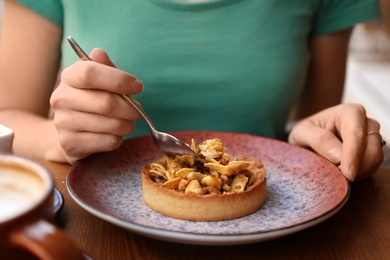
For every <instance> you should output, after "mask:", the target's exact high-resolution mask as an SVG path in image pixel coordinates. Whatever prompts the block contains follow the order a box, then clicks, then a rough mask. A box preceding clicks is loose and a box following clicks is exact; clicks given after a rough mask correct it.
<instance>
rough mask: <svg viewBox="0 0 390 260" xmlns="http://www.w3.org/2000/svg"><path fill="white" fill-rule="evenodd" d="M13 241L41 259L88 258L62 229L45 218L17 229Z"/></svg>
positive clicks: (13, 234)
mask: <svg viewBox="0 0 390 260" xmlns="http://www.w3.org/2000/svg"><path fill="white" fill-rule="evenodd" d="M11 243H12V244H13V245H14V246H17V247H21V248H24V249H26V250H27V251H29V252H31V253H32V254H33V255H36V256H37V257H39V258H40V259H59V260H61V259H72V260H75V259H80V260H81V259H83V260H85V259H86V257H85V255H84V254H83V253H82V252H81V251H80V250H79V249H78V248H77V247H76V246H75V245H74V244H73V243H72V242H71V241H70V240H69V238H68V237H67V236H66V235H65V233H64V232H63V231H62V230H60V229H59V228H58V227H56V226H54V225H53V224H51V223H49V222H47V221H46V220H43V219H39V220H37V221H35V222H31V223H29V224H26V225H23V227H21V228H19V229H17V230H15V231H14V232H13V233H12V235H11Z"/></svg>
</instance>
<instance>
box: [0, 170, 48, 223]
mask: <svg viewBox="0 0 390 260" xmlns="http://www.w3.org/2000/svg"><path fill="white" fill-rule="evenodd" d="M47 186H48V184H47V183H46V184H45V178H43V176H40V175H39V174H38V173H37V172H36V170H34V169H32V168H29V167H21V166H20V165H18V164H12V163H8V164H3V165H2V166H1V168H0V222H4V221H7V220H9V219H12V218H14V217H16V216H18V215H19V214H21V213H23V212H26V211H27V210H29V209H30V208H32V207H34V206H35V205H36V204H37V203H38V202H39V201H40V200H41V199H43V197H44V196H45V195H46V194H47V191H46V190H47Z"/></svg>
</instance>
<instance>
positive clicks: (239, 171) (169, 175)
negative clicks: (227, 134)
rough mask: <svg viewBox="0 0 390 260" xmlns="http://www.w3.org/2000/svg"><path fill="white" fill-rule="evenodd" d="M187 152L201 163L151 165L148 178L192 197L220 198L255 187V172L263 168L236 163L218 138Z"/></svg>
mask: <svg viewBox="0 0 390 260" xmlns="http://www.w3.org/2000/svg"><path fill="white" fill-rule="evenodd" d="M190 147H191V149H192V150H193V151H194V152H195V153H197V154H198V155H199V157H200V158H201V160H202V163H199V162H198V161H195V160H194V158H193V157H192V156H190V155H184V156H177V157H176V158H175V159H174V160H173V159H171V158H168V157H167V158H166V162H165V163H152V164H151V165H150V167H149V177H150V178H151V179H152V180H153V181H155V182H157V183H163V186H164V187H166V188H169V189H173V190H177V191H179V192H185V193H194V194H200V195H203V194H210V193H214V194H223V193H231V192H243V191H245V190H247V189H249V187H250V186H251V185H252V184H253V183H255V180H256V176H255V174H254V172H255V170H256V169H258V168H261V167H263V165H262V163H261V162H259V161H253V160H238V159H237V158H235V157H232V156H230V155H229V154H227V153H226V147H225V145H224V144H223V143H222V141H221V140H220V139H218V138H214V139H209V140H206V141H204V142H202V143H201V144H198V143H197V142H196V141H195V140H194V139H192V141H191V146H190Z"/></svg>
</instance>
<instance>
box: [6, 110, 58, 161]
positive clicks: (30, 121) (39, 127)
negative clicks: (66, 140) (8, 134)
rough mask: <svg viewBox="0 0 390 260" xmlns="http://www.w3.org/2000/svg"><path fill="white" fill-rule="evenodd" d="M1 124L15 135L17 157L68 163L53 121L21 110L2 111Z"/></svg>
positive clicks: (14, 146)
mask: <svg viewBox="0 0 390 260" xmlns="http://www.w3.org/2000/svg"><path fill="white" fill-rule="evenodd" d="M0 122H1V124H4V125H5V126H7V127H8V128H11V129H12V130H13V131H14V133H15V138H14V144H13V149H14V153H15V154H17V155H21V156H25V157H28V158H32V159H37V160H50V161H56V162H66V158H65V154H64V152H63V150H62V148H61V145H60V143H59V141H58V135H57V130H56V128H55V126H54V124H53V121H52V120H51V119H48V118H44V117H40V116H37V115H35V114H32V113H29V112H26V111H20V110H3V111H0Z"/></svg>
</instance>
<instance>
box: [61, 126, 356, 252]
mask: <svg viewBox="0 0 390 260" xmlns="http://www.w3.org/2000/svg"><path fill="white" fill-rule="evenodd" d="M173 134H174V135H175V136H177V137H178V138H180V139H181V140H183V141H185V142H187V143H189V142H190V140H191V138H195V139H196V140H197V141H199V142H200V141H203V140H206V139H211V138H215V137H218V138H220V139H221V140H222V141H223V142H224V143H225V145H226V146H227V148H228V151H227V152H228V153H230V154H232V155H235V156H238V157H240V156H246V157H251V158H258V159H261V160H262V161H263V162H264V164H265V168H266V169H267V171H268V178H267V201H266V203H265V205H264V206H263V207H262V208H261V209H260V210H258V211H257V212H255V213H253V214H251V215H248V216H245V217H242V218H238V219H233V220H225V221H217V222H192V221H185V220H178V219H173V218H170V217H166V216H163V215H161V214H159V213H157V212H155V211H153V210H152V209H150V208H149V207H148V206H147V205H146V204H145V203H144V201H143V199H142V183H141V174H140V172H141V168H142V167H143V166H144V165H145V164H148V163H151V162H153V161H155V160H156V159H159V158H161V157H162V154H161V153H160V152H159V151H158V150H157V148H156V146H155V145H154V143H153V140H152V138H151V137H150V136H144V137H138V138H134V139H130V140H127V141H125V142H124V144H123V145H122V146H121V147H120V148H119V149H118V150H116V151H113V152H109V153H101V154H95V155H93V156H91V157H89V158H87V159H84V160H81V161H79V162H77V163H76V164H75V165H74V166H73V167H72V168H71V170H70V172H69V175H68V178H67V187H68V190H69V193H70V195H71V196H72V198H73V199H74V200H75V201H76V202H77V203H78V204H79V205H80V206H81V207H83V208H84V209H85V210H87V211H88V212H90V213H91V214H93V215H95V216H97V217H99V218H101V219H103V220H106V221H108V222H111V223H113V224H115V225H118V226H120V227H123V228H125V229H128V230H130V231H132V232H135V233H138V234H141V235H144V236H148V237H152V238H156V239H161V240H166V241H172V242H178V243H186V244H198V245H233V244H245V243H254V242H260V241H265V240H269V239H274V238H277V237H281V236H285V235H288V234H291V233H294V232H297V231H300V230H303V229H306V228H308V227H311V226H313V225H316V224H318V223H320V222H322V221H324V220H326V219H327V218H329V217H331V216H332V215H333V214H335V213H336V212H337V211H339V210H340V209H341V208H342V207H343V205H344V204H345V203H346V201H347V199H348V197H349V191H350V186H349V184H348V182H347V181H346V179H345V178H344V176H343V175H342V174H341V172H340V170H339V169H338V168H337V167H336V166H335V165H333V164H331V163H329V162H328V161H327V160H325V159H324V158H322V157H320V156H317V155H316V154H314V153H312V152H310V151H308V150H306V149H303V148H300V147H296V146H293V145H290V144H287V143H284V142H280V141H277V140H273V139H268V138H263V137H259V136H253V135H247V134H237V133H226V132H176V133H173Z"/></svg>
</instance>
